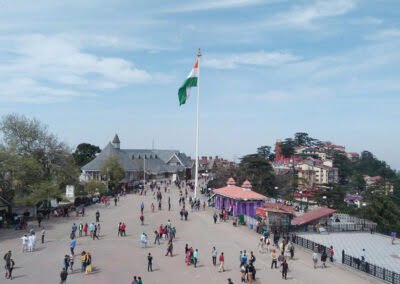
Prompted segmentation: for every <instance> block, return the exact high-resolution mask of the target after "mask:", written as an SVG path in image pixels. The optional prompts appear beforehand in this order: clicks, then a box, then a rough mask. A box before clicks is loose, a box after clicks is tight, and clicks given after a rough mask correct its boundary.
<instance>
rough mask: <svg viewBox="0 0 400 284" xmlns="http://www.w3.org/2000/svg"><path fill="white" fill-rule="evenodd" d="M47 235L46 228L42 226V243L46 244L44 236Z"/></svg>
mask: <svg viewBox="0 0 400 284" xmlns="http://www.w3.org/2000/svg"><path fill="white" fill-rule="evenodd" d="M45 235H46V230H45V229H44V227H42V244H44V237H45Z"/></svg>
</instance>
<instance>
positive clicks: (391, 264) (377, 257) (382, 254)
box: [299, 233, 400, 273]
mask: <svg viewBox="0 0 400 284" xmlns="http://www.w3.org/2000/svg"><path fill="white" fill-rule="evenodd" d="M299 236H301V237H303V238H306V239H309V240H311V241H314V242H316V243H319V244H322V245H324V246H331V245H332V246H333V247H334V248H335V252H336V256H337V257H338V258H339V257H341V253H342V250H344V251H345V253H346V254H347V255H351V256H354V257H357V258H361V256H360V255H361V251H362V249H365V256H366V260H367V261H368V262H369V263H372V264H375V265H377V266H380V267H382V268H386V269H389V270H392V271H395V272H397V273H400V242H399V240H398V239H397V240H396V242H395V244H394V245H392V243H391V240H390V237H388V236H384V235H381V234H370V233H330V234H328V235H320V234H304V235H299Z"/></svg>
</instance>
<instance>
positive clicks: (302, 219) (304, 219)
mask: <svg viewBox="0 0 400 284" xmlns="http://www.w3.org/2000/svg"><path fill="white" fill-rule="evenodd" d="M335 212H336V210H334V209H330V208H326V207H322V208H318V209H315V210H313V211H311V212H308V213H305V214H303V215H301V216H298V217H296V218H294V219H293V220H292V225H295V226H302V225H306V224H309V223H313V222H315V221H319V220H320V219H322V218H325V217H328V216H330V215H332V214H333V213H335Z"/></svg>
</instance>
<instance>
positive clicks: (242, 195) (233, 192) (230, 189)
mask: <svg viewBox="0 0 400 284" xmlns="http://www.w3.org/2000/svg"><path fill="white" fill-rule="evenodd" d="M214 194H218V195H222V196H225V197H229V198H232V199H237V200H266V199H267V197H266V196H264V195H262V194H259V193H257V192H254V191H251V190H245V189H243V188H241V187H238V186H234V185H230V186H229V185H228V186H225V187H222V188H217V189H214Z"/></svg>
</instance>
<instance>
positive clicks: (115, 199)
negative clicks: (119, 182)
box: [114, 195, 118, 206]
mask: <svg viewBox="0 0 400 284" xmlns="http://www.w3.org/2000/svg"><path fill="white" fill-rule="evenodd" d="M117 202H118V198H117V196H116V195H115V196H114V205H115V206H117Z"/></svg>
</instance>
